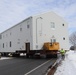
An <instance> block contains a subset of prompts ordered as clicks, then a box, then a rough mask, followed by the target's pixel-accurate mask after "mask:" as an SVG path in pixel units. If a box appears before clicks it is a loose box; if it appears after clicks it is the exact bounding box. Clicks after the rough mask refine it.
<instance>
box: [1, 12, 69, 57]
mask: <svg viewBox="0 0 76 75" xmlns="http://www.w3.org/2000/svg"><path fill="white" fill-rule="evenodd" d="M47 45H48V47H49V48H48V47H46V46H47ZM55 46H56V47H55ZM61 48H63V49H65V50H67V49H69V38H68V24H67V22H66V21H65V20H64V19H63V18H62V17H60V16H59V15H57V14H56V13H54V12H46V13H42V14H38V15H34V16H30V17H28V18H27V19H25V20H23V21H22V22H20V23H18V24H16V25H14V26H13V27H11V28H9V29H7V30H5V31H4V32H2V33H1V34H0V53H2V54H3V55H8V54H12V55H13V56H19V55H20V53H26V56H27V57H30V56H34V55H47V56H48V55H51V54H52V53H57V51H58V50H59V49H61Z"/></svg>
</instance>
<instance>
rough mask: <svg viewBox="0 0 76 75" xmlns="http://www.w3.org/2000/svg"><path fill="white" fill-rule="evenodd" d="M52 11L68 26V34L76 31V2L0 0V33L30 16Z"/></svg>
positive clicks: (67, 0)
mask: <svg viewBox="0 0 76 75" xmlns="http://www.w3.org/2000/svg"><path fill="white" fill-rule="evenodd" d="M47 11H54V12H55V13H57V14H58V15H60V16H61V17H63V18H64V19H65V20H66V21H67V22H68V25H69V28H68V29H69V33H72V32H74V31H75V30H76V0H0V32H3V31H4V30H6V29H8V28H10V27H12V26H13V25H15V24H17V23H19V22H20V21H22V20H24V19H26V18H27V17H29V16H31V15H36V14H39V13H43V12H47Z"/></svg>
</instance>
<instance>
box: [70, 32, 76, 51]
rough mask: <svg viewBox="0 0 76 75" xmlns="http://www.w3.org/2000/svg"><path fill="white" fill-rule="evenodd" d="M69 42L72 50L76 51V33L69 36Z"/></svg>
mask: <svg viewBox="0 0 76 75" xmlns="http://www.w3.org/2000/svg"><path fill="white" fill-rule="evenodd" d="M69 41H70V43H71V44H72V45H73V46H74V49H75V50H76V31H75V32H73V33H72V34H71V35H70V37H69Z"/></svg>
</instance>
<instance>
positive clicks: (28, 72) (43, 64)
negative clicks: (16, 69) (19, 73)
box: [24, 59, 52, 75]
mask: <svg viewBox="0 0 76 75" xmlns="http://www.w3.org/2000/svg"><path fill="white" fill-rule="evenodd" d="M51 60H52V59H51ZM49 61H50V60H48V61H46V62H44V63H43V64H41V65H39V66H38V67H36V68H34V69H32V70H31V71H29V72H27V73H26V74H24V75H28V74H30V73H31V72H33V71H35V70H37V69H38V68H40V67H41V66H43V65H45V64H46V63H48V62H49Z"/></svg>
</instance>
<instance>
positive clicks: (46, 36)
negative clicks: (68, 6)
mask: <svg viewBox="0 0 76 75" xmlns="http://www.w3.org/2000/svg"><path fill="white" fill-rule="evenodd" d="M40 17H41V18H42V19H41V18H40ZM33 22H34V24H33V28H34V29H33V49H41V48H42V46H43V44H44V42H51V41H50V40H51V38H52V37H53V36H54V37H55V38H56V41H57V42H59V43H60V48H64V49H69V40H68V25H67V23H66V22H65V21H64V20H63V19H62V18H61V17H60V16H58V15H56V14H55V13H46V14H41V15H37V16H34V17H33ZM51 22H53V23H54V24H55V29H54V28H51ZM62 24H64V26H62ZM36 27H37V29H36ZM36 33H37V35H36ZM63 37H65V40H63ZM36 41H37V42H36ZM36 47H38V48H36Z"/></svg>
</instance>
